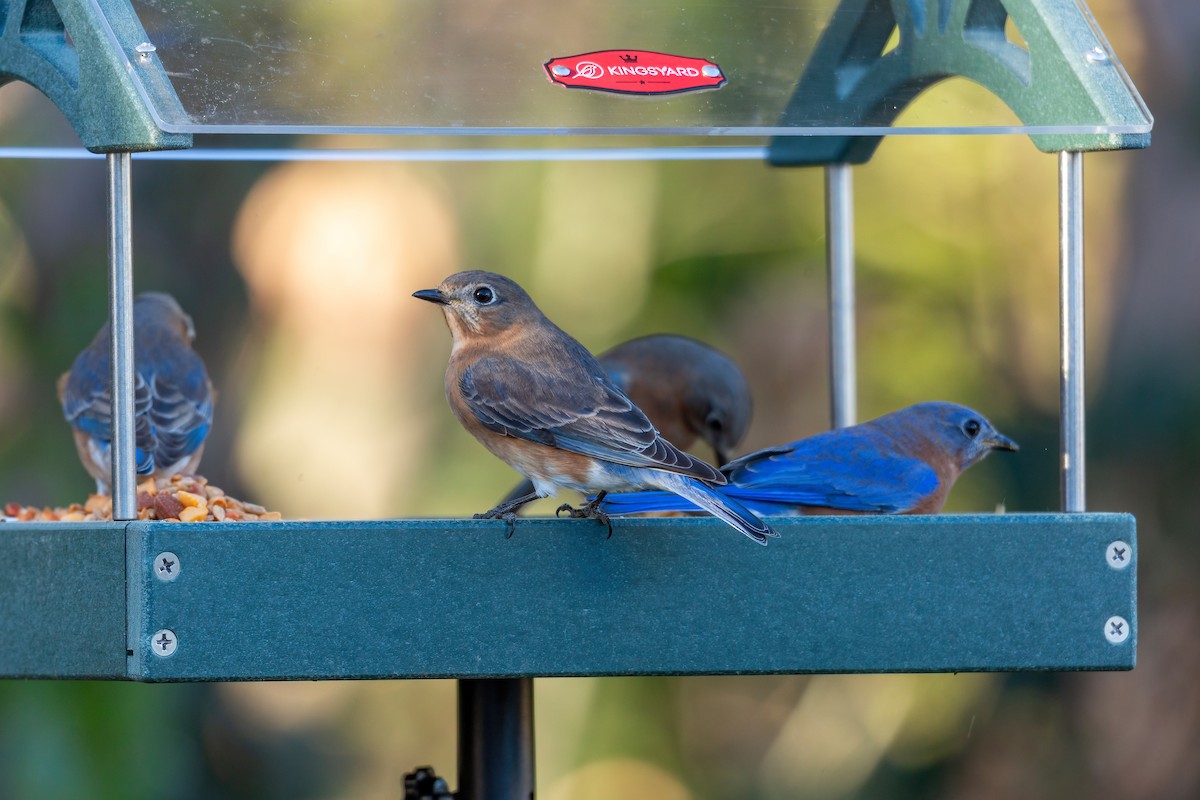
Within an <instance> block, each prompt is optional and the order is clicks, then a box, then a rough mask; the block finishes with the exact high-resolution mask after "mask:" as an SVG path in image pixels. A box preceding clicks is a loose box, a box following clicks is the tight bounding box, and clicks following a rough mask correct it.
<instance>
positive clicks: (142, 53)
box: [133, 42, 158, 61]
mask: <svg viewBox="0 0 1200 800" xmlns="http://www.w3.org/2000/svg"><path fill="white" fill-rule="evenodd" d="M156 50H158V48H157V47H155V46H154V45H152V44H150V43H149V42H142V43H141V44H139V45H137V46H136V47H134V48H133V52H135V53H137V55H138V60H139V61H149V60H150V56H151V55H152V54H153V53H154V52H155V51H156Z"/></svg>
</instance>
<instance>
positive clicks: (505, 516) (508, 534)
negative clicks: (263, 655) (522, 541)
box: [472, 505, 517, 539]
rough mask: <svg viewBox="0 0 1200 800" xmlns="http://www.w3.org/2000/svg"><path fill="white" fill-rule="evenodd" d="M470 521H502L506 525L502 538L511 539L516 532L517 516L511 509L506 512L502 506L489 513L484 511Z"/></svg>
mask: <svg viewBox="0 0 1200 800" xmlns="http://www.w3.org/2000/svg"><path fill="white" fill-rule="evenodd" d="M472 519H502V520H504V521H505V522H506V523H508V524H507V525H506V526H505V532H504V538H505V539H511V538H512V537H513V534H514V533H516V531H517V514H516V512H514V511H512V510H511V509H508V510H506V509H505V508H504V507H503V506H502V505H500V506H496V507H495V508H493V509H491V510H490V511H485V512H483V513H482V514H476V515H474V517H472Z"/></svg>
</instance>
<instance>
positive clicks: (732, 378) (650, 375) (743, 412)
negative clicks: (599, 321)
mask: <svg viewBox="0 0 1200 800" xmlns="http://www.w3.org/2000/svg"><path fill="white" fill-rule="evenodd" d="M597 358H598V359H599V361H600V363H601V364H602V365H604V368H605V369H606V370H608V377H610V378H612V381H613V383H615V384H616V385H617V386H619V387H621V390H622V391H623V392H625V394H627V395H628V396H629V399H630V400H632V401H633V402H634V405H636V406H637V407H638V408H640V409H641V410H642V411H643V412H644V413H645V414H646V416H647V417H649V418H650V421H651V422H653V423H654V426H655V427H656V428H658V432H659V433H661V434H662V435H663V438H665V439H666V440H667V441H668V442H670V443H671V444H673V445H675V446H676V447H679V448H681V449H686V448H688V447H690V446H691V445H692V442H694V441H696V437H699V438H701V439H703V440H704V442H705V443H706V444H708V446H709V447H711V448H712V450H713V453H714V454H715V455H716V457H717V463H718V464H724V463H725V462H726V461H728V460H729V458H730V457H731V456H732V455H733V449H734V448H735V447H737V445H738V443H739V442H741V441H742V437H744V436H745V435H746V429H747V428H749V427H750V412H751V402H750V386H749V385H748V384H747V383H746V376H744V375H743V374H742V371H741V370H740V369H738V366H737V364H735V363H733V361H732V360H731V359H730V358H729V356H727V355H725V354H724V353H722V352H721V351H720V350H717V349H716V348H713V347H709V346H708V345H706V344H704V343H703V342H698V341H696V340H695V339H692V338H689V337H687V336H677V335H674V334H667V333H656V334H652V335H650V336H641V337H639V338H637V339H631V340H629V341H628V342H624V343H622V344H619V345H617V346H616V347H614V348H612V349H611V350H609V351H607V352H605V353H601V354H600V355H599V356H597Z"/></svg>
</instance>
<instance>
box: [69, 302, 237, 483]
mask: <svg viewBox="0 0 1200 800" xmlns="http://www.w3.org/2000/svg"><path fill="white" fill-rule="evenodd" d="M109 330H110V328H109V323H105V324H104V326H103V327H101V328H100V331H99V332H98V333H97V334H96V337H95V338H94V339H92V343H91V344H89V345H88V346H87V347H86V348H85V349H84V350H83V352H81V353H80V354H79V355H78V356H76V358H75V361H74V363H72V364H71V369H70V371H69V372H67V373H65V374H64V375H63V376H62V377H61V378H59V381H58V399H59V401H60V402H61V403H62V409H63V416H65V417H66V419H67V422H69V423H71V427H72V428H73V429H74V434H75V449H76V450H77V451H78V453H79V460H80V461H81V462H82V463H83V467H84V469H86V470H87V471H88V474H90V475H91V476H92V477H93V478H95V479H96V490H97V491H98V492H99V493H101V494H109V492H110V487H111V485H112V461H111V459H112V456H111V447H112V399H111V394H110V388H111V385H112V366H111V364H112V360H111V351H110V333H109ZM195 337H196V330H195V327H194V326H193V324H192V318H191V317H189V316H188V315H187V314H186V313H184V311H183V309H182V308H180V306H179V303H178V302H176V300H175V298H173V297H171V296H170V295H169V294H164V293H162V292H143V293H142V294H139V295H138V296H137V297H136V298H135V299H134V302H133V350H134V373H135V374H134V394H133V408H134V440H135V447H136V452H135V459H136V462H137V474H138V475H155V476H162V477H168V476H170V475H174V474H176V473H193V472H195V471H196V467H197V466H198V465H199V463H200V457H201V455H202V454H203V452H204V440H205V437H207V436H208V431H209V429H210V428H211V427H212V416H213V388H212V384H211V383H210V382H209V379H208V373H207V372H206V371H205V369H204V362H203V361H201V360H200V356H198V355H197V354H196V352H195V351H194V350H192V347H191V343H192V340H193V339H194V338H195Z"/></svg>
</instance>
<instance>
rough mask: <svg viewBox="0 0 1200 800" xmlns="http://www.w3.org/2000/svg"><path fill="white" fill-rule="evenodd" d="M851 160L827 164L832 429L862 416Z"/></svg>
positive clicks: (826, 232) (827, 257)
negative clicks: (856, 342) (856, 338)
mask: <svg viewBox="0 0 1200 800" xmlns="http://www.w3.org/2000/svg"><path fill="white" fill-rule="evenodd" d="M851 177H852V175H851V172H850V165H849V164H826V165H825V257H826V263H827V264H828V266H829V393H830V409H831V413H832V415H833V420H832V421H833V427H834V428H845V427H846V426H848V425H853V424H854V423H855V421H856V417H857V416H858V403H857V394H858V392H857V385H856V384H857V381H856V374H855V373H856V369H857V368H856V366H855V358H854V184H853V183H852V182H851Z"/></svg>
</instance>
